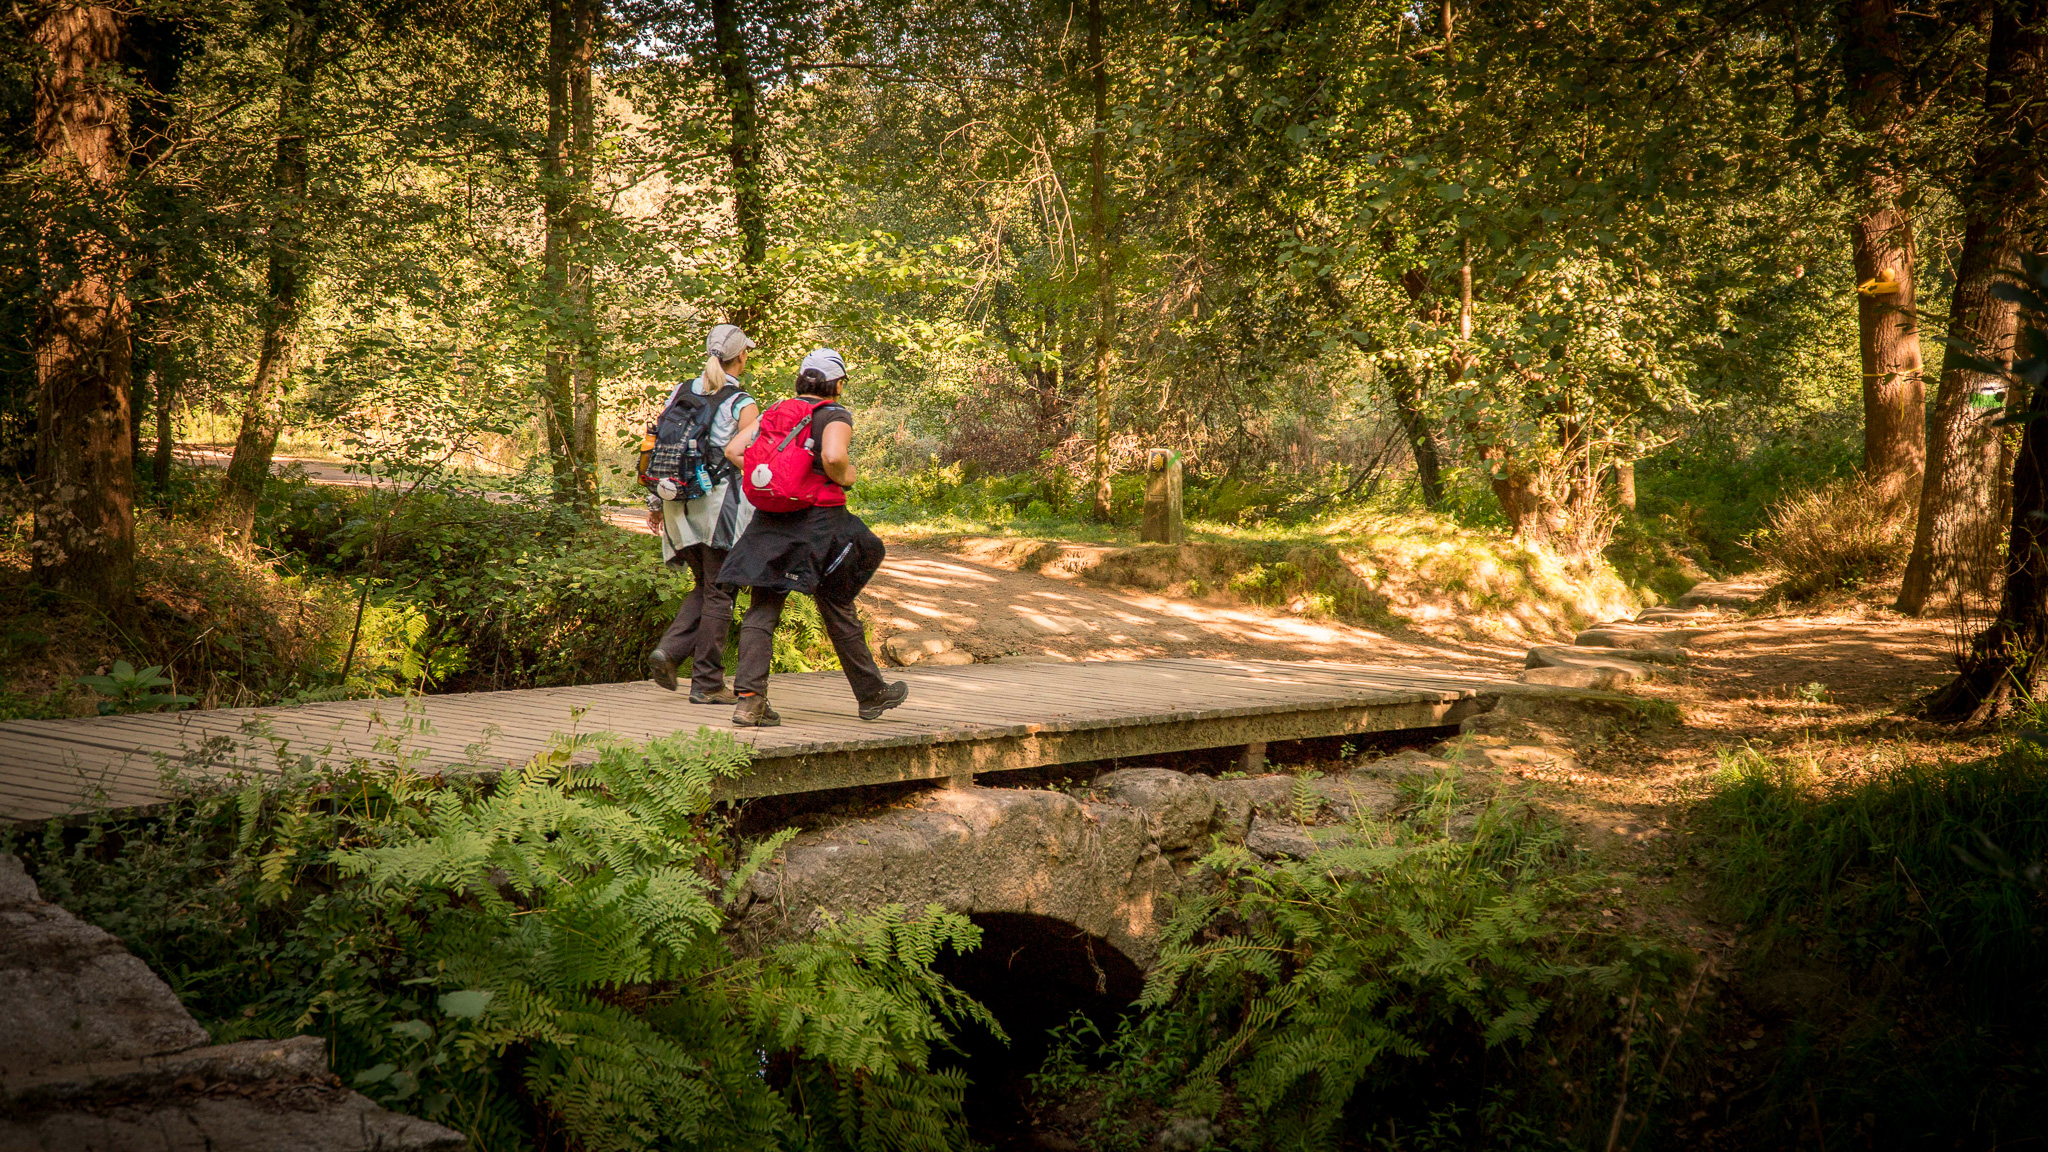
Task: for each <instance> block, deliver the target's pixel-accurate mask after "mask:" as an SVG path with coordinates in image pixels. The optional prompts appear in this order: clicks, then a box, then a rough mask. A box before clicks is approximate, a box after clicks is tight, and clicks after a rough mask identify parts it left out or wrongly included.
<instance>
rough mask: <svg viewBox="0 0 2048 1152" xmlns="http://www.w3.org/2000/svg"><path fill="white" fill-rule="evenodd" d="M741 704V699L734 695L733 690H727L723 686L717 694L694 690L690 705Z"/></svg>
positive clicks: (691, 694)
mask: <svg viewBox="0 0 2048 1152" xmlns="http://www.w3.org/2000/svg"><path fill="white" fill-rule="evenodd" d="M739 702H740V698H739V697H737V696H735V695H733V694H732V689H730V688H727V687H726V686H725V685H723V684H721V685H719V686H718V691H716V692H699V691H697V690H696V689H694V688H692V689H691V690H690V703H692V704H737V703H739Z"/></svg>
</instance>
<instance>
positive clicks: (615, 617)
mask: <svg viewBox="0 0 2048 1152" xmlns="http://www.w3.org/2000/svg"><path fill="white" fill-rule="evenodd" d="M257 527H258V532H259V535H260V536H261V538H262V539H263V540H264V541H265V542H266V543H268V544H269V545H270V546H271V547H273V548H275V549H276V550H277V551H279V552H280V553H283V554H285V555H287V556H289V557H291V558H292V559H293V561H294V562H295V563H299V564H302V565H304V566H305V567H307V568H309V569H311V570H313V571H316V572H319V573H322V574H324V575H331V576H337V577H342V578H346V579H348V580H350V581H352V582H355V583H356V586H357V588H359V589H361V588H364V587H367V588H368V590H369V596H368V603H369V604H370V605H371V606H372V608H373V609H374V611H373V612H372V613H371V614H369V615H366V618H365V619H366V626H365V629H364V633H363V636H362V637H361V639H360V640H359V643H358V649H359V651H358V660H357V665H356V667H355V668H354V670H353V671H352V673H351V676H350V683H349V684H348V685H346V686H345V688H346V691H347V692H348V693H349V694H364V693H366V692H369V691H378V690H382V691H395V690H406V689H412V690H418V689H421V688H434V689H437V690H441V691H475V690H483V689H493V688H522V687H531V686H536V685H553V684H588V683H607V682H615V681H621V680H635V679H639V678H640V677H642V676H644V675H645V674H646V673H645V661H646V657H647V651H648V649H650V648H652V647H653V645H654V641H655V640H656V639H657V638H659V637H660V636H661V634H662V632H663V630H665V629H666V628H667V627H668V624H669V621H670V620H672V619H673V618H674V616H675V612H676V609H677V608H679V607H680V606H681V604H682V600H683V598H684V597H685V596H686V595H688V593H689V589H690V576H689V574H688V572H687V570H685V569H683V568H680V567H677V566H672V565H664V564H662V563H661V557H660V553H659V551H658V550H657V549H658V545H657V544H656V543H655V542H654V541H653V540H652V539H651V538H649V537H647V536H643V535H638V534H635V533H629V532H624V531H620V530H619V529H616V528H612V527H609V526H605V525H596V526H592V525H589V524H586V523H584V522H583V521H582V520H581V519H580V518H578V517H576V516H575V515H573V514H571V513H569V512H568V511H566V510H564V509H562V508H559V507H557V506H553V505H550V504H547V503H544V502H538V501H535V502H530V503H515V502H500V501H494V500H491V499H489V498H487V497H486V496H485V495H484V494H482V493H478V492H472V491H465V490H462V489H461V488H458V487H452V486H451V487H446V488H427V487H423V488H420V489H418V490H416V491H413V492H411V493H410V494H409V495H406V496H404V497H403V498H399V497H396V496H394V495H393V494H391V493H389V492H378V491H371V492H364V491H361V490H355V489H344V488H336V487H323V486H315V485H306V486H302V487H298V488H294V489H289V490H287V491H286V492H284V493H281V494H280V496H279V498H278V499H277V501H276V503H275V510H274V512H272V513H271V514H270V515H268V516H266V517H265V518H264V519H262V520H259V522H258V526H257ZM796 600H797V602H796V603H794V604H793V605H792V607H791V609H790V610H789V611H787V612H785V613H784V616H783V627H782V630H781V631H779V632H778V633H777V635H776V658H775V664H774V665H773V667H774V668H775V670H776V671H812V670H816V669H833V668H837V667H838V662H837V659H836V658H835V657H834V656H832V654H831V646H830V642H829V641H828V640H827V639H826V637H825V635H824V630H823V627H822V625H821V623H820V622H819V620H818V618H817V614H816V611H815V609H814V608H813V607H812V606H811V605H810V604H808V603H807V602H804V601H803V598H796ZM735 619H737V615H736V616H735Z"/></svg>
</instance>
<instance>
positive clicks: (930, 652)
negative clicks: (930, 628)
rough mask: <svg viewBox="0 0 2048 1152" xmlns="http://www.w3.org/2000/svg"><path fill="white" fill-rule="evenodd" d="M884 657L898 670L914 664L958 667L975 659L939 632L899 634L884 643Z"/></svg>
mask: <svg viewBox="0 0 2048 1152" xmlns="http://www.w3.org/2000/svg"><path fill="white" fill-rule="evenodd" d="M882 655H883V656H885V657H887V658H888V660H889V662H890V663H892V664H894V665H896V666H897V667H898V668H908V667H910V666H911V665H913V664H924V665H929V666H931V667H937V668H946V667H957V666H959V665H962V664H972V663H974V657H973V656H972V655H969V654H968V653H966V652H962V651H960V650H959V649H958V648H955V647H954V646H953V640H952V638H951V637H949V636H942V635H940V634H939V633H937V632H898V633H897V634H896V635H894V636H891V637H889V638H888V639H887V640H884V641H882Z"/></svg>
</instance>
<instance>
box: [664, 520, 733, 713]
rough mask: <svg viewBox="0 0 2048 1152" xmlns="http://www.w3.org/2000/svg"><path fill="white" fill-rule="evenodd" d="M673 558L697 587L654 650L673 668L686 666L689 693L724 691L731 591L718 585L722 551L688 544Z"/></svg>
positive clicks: (703, 545) (723, 560)
mask: <svg viewBox="0 0 2048 1152" xmlns="http://www.w3.org/2000/svg"><path fill="white" fill-rule="evenodd" d="M676 555H677V556H679V557H681V558H682V560H683V561H684V562H685V563H687V564H688V565H689V566H690V575H692V576H694V577H696V578H697V586H696V587H695V588H692V589H690V594H689V596H688V597H686V598H685V599H684V600H683V606H682V607H681V608H679V609H677V610H676V620H675V623H673V624H670V625H669V626H668V631H667V632H664V633H662V636H661V643H660V644H657V645H655V647H657V648H660V649H661V650H662V651H663V652H666V653H668V657H669V659H671V660H673V661H675V662H676V663H677V664H688V665H690V691H692V692H703V693H711V692H717V691H718V690H720V689H722V688H724V687H725V638H726V636H727V635H728V634H730V633H731V632H732V589H730V588H722V587H720V586H719V583H718V566H719V565H720V564H723V563H724V562H725V549H723V548H713V547H711V546H710V545H708V544H692V545H690V546H689V547H688V548H685V549H683V550H682V551H681V552H678V553H677V554H676Z"/></svg>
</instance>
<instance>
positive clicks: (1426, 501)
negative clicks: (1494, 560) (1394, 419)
mask: <svg viewBox="0 0 2048 1152" xmlns="http://www.w3.org/2000/svg"><path fill="white" fill-rule="evenodd" d="M1387 388H1388V391H1390V392H1392V393H1393V396H1394V411H1395V413H1396V415H1398V416H1399V417H1400V420H1401V430H1402V431H1403V432H1404V433H1406V434H1407V437H1408V450H1409V451H1410V452H1412V453H1414V455H1415V482H1416V483H1417V484H1419V485H1421V487H1422V504H1423V507H1425V508H1428V509H1429V510H1430V511H1432V512H1435V511H1438V510H1440V509H1442V508H1443V506H1444V479H1443V462H1442V460H1441V459H1440V458H1439V457H1438V456H1437V451H1436V429H1435V428H1434V427H1433V426H1432V424H1431V422H1430V419H1429V413H1428V412H1427V411H1425V410H1424V409H1423V407H1422V386H1421V385H1420V384H1419V383H1417V382H1416V379H1415V373H1414V371H1413V370H1412V369H1410V368H1409V367H1408V366H1407V365H1405V364H1396V365H1392V366H1391V367H1389V368H1388V370H1387Z"/></svg>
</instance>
